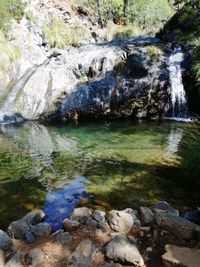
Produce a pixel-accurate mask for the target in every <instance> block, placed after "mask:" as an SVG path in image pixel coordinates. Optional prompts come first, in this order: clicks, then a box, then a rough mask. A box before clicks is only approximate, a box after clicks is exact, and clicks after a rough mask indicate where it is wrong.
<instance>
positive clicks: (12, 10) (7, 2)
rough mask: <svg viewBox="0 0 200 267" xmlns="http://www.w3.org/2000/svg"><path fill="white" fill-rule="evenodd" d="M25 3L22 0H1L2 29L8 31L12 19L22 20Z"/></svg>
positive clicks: (0, 23)
mask: <svg viewBox="0 0 200 267" xmlns="http://www.w3.org/2000/svg"><path fill="white" fill-rule="evenodd" d="M24 8H25V5H24V4H23V3H22V1H21V0H1V4H0V29H1V30H3V31H7V29H8V27H9V23H10V20H11V19H16V20H20V19H21V17H22V15H23V12H24Z"/></svg>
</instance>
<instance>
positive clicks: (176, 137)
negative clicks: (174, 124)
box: [166, 128, 183, 158]
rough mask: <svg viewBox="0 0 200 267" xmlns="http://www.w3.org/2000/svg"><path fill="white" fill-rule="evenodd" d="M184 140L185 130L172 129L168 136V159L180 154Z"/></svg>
mask: <svg viewBox="0 0 200 267" xmlns="http://www.w3.org/2000/svg"><path fill="white" fill-rule="evenodd" d="M182 138H183V129H180V128H178V129H177V128H172V129H171V131H170V134H169V136H168V141H167V152H166V157H168V158H172V157H173V156H174V155H176V153H177V152H178V148H179V145H180V142H181V140H182Z"/></svg>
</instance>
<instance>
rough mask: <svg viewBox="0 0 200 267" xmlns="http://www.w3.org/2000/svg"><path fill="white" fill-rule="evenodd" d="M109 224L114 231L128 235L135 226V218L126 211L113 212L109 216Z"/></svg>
mask: <svg viewBox="0 0 200 267" xmlns="http://www.w3.org/2000/svg"><path fill="white" fill-rule="evenodd" d="M108 222H109V225H110V228H111V229H112V230H113V231H115V232H118V233H121V234H127V233H128V232H130V231H131V228H132V226H133V217H132V216H131V215H130V214H128V213H126V212H124V211H117V210H111V211H110V212H109V214H108Z"/></svg>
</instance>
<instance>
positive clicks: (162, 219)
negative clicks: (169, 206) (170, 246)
mask: <svg viewBox="0 0 200 267" xmlns="http://www.w3.org/2000/svg"><path fill="white" fill-rule="evenodd" d="M155 220H156V223H157V224H158V225H159V226H161V227H163V228H164V229H166V230H169V231H170V232H172V233H173V234H174V235H176V236H177V237H179V238H181V239H185V240H188V239H192V238H193V237H194V235H195V234H196V233H200V226H198V225H196V224H194V223H192V222H190V221H188V220H186V219H184V218H182V217H179V216H177V215H175V214H173V213H166V212H164V211H160V210H156V212H155Z"/></svg>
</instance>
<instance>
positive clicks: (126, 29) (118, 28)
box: [105, 24, 143, 41]
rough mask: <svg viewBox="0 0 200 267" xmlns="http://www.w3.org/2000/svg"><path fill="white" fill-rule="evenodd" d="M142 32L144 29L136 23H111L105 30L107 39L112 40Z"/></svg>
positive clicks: (127, 37)
mask: <svg viewBox="0 0 200 267" xmlns="http://www.w3.org/2000/svg"><path fill="white" fill-rule="evenodd" d="M142 33H143V32H142V30H141V29H140V28H139V27H138V26H137V25H136V24H128V25H116V24H109V25H108V26H107V28H106V30H105V37H106V40H107V41H112V40H116V39H129V38H131V37H134V36H138V35H141V34H142Z"/></svg>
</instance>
